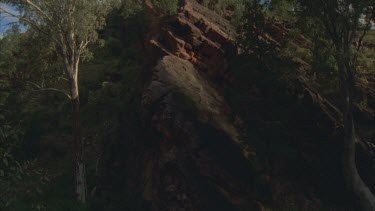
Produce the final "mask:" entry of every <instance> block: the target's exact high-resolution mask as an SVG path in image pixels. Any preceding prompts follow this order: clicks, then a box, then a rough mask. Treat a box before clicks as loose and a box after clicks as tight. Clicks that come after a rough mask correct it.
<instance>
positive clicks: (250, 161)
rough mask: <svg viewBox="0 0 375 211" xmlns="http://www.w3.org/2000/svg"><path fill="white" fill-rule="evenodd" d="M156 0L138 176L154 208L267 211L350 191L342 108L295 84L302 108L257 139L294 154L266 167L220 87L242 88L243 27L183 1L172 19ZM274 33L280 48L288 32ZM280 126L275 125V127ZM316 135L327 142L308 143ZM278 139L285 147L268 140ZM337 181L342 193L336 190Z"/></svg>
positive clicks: (274, 157) (299, 41)
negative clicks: (235, 59)
mask: <svg viewBox="0 0 375 211" xmlns="http://www.w3.org/2000/svg"><path fill="white" fill-rule="evenodd" d="M151 2H152V1H146V5H147V10H148V14H149V15H150V16H151V17H150V28H149V34H148V38H147V45H146V46H147V53H148V56H147V58H148V61H147V64H146V65H145V77H147V80H146V81H147V82H146V83H145V87H144V90H143V93H142V100H141V107H142V121H143V122H144V128H145V129H144V130H145V131H144V133H145V136H146V139H145V140H146V143H145V144H144V145H145V146H144V149H142V150H141V152H142V155H140V157H141V159H139V160H140V165H141V167H139V168H140V169H141V170H140V171H139V173H140V176H138V178H137V180H141V181H142V182H141V183H142V187H141V188H140V189H141V192H142V197H143V199H144V200H146V201H147V202H148V203H149V205H150V210H229V211H231V210H265V209H266V208H265V207H266V206H265V205H266V204H267V205H271V204H273V205H274V206H275V207H276V208H278V207H281V206H284V205H287V206H289V205H290V206H294V207H297V208H301V209H304V208H306V207H309V208H312V207H314V208H316V209H318V207H321V206H320V205H321V204H322V202H320V201H319V199H318V198H319V194H320V195H323V194H327V193H328V192H327V190H330V191H331V192H329V193H332V194H333V193H334V191H332V190H333V189H334V188H336V187H340V186H342V184H343V183H341V181H340V178H341V177H342V176H341V175H340V165H341V164H340V140H341V139H342V138H341V121H342V120H341V118H342V114H341V113H340V111H339V109H338V108H336V107H335V105H333V104H332V103H331V102H330V101H329V100H327V99H326V98H324V97H323V96H322V95H321V94H320V92H319V91H318V90H316V89H315V88H314V86H313V85H312V84H310V83H309V81H308V80H307V79H306V78H304V77H299V76H297V77H295V81H294V82H295V84H294V85H295V86H296V87H298V88H297V92H296V94H295V95H296V100H295V102H294V103H295V105H294V106H295V107H299V108H304V109H300V111H298V112H293V113H290V116H291V117H290V119H287V120H285V122H283V121H284V120H282V121H280V122H279V123H280V124H284V123H286V126H281V127H284V128H283V129H280V130H282V131H281V132H280V133H279V132H275V131H274V130H275V128H273V126H269V127H268V126H265V127H264V128H261V129H260V130H265V131H261V132H259V133H263V134H261V135H263V137H261V138H264V143H261V145H268V146H266V147H265V148H267V149H272V150H275V149H274V147H272V146H271V147H270V145H272V144H275V145H277V146H279V145H280V146H285V147H286V148H288V149H291V150H294V151H296V152H292V153H293V154H292V155H288V153H289V152H288V151H286V152H275V153H274V154H272V153H270V152H263V153H265V154H267V155H266V156H261V157H266V158H265V160H264V161H262V162H263V163H261V164H260V165H264V166H261V167H259V163H258V161H257V159H258V158H257V157H258V156H256V153H255V148H254V147H253V146H250V145H249V144H250V143H251V141H248V139H250V140H251V139H256V138H255V137H251V134H250V137H246V138H247V141H244V140H243V133H242V132H241V130H242V129H241V124H240V123H241V122H242V120H241V119H240V118H238V117H234V115H233V114H232V112H231V109H230V106H229V105H228V103H227V102H226V99H225V97H223V95H222V87H220V85H222V84H225V83H233V81H234V75H233V72H232V71H231V70H230V68H229V63H230V61H229V58H230V57H231V56H232V55H234V54H236V53H237V49H236V48H235V45H234V41H235V29H234V28H233V26H231V24H230V23H229V22H228V21H227V20H225V19H224V18H222V17H220V16H218V15H217V14H216V13H214V12H212V11H210V10H208V9H207V8H205V7H203V6H201V5H199V4H198V3H196V2H195V1H193V0H185V1H182V2H183V4H182V5H181V8H180V9H179V11H178V13H177V14H175V15H167V16H166V15H160V13H158V12H157V11H155V10H154V8H153V5H152V3H151ZM274 27H275V31H277V32H280V34H282V35H280V36H281V37H279V38H277V37H276V38H275V41H276V40H278V39H282V37H283V36H285V34H287V33H288V30H287V29H286V28H285V27H284V26H283V25H279V24H275V25H274ZM276 42H277V41H276ZM295 44H296V45H309V43H308V42H307V44H306V39H305V38H296V40H295ZM298 65H305V64H298ZM296 69H298V68H296ZM271 87H272V86H271ZM297 96H298V97H297ZM245 97H246V96H245ZM246 106H247V105H246ZM267 109H268V108H264V110H265V112H268V111H267ZM271 109H273V110H279V108H278V107H277V108H271ZM256 112H257V111H256ZM280 112H281V111H280ZM289 112H290V111H289ZM255 115H257V114H254V116H255ZM254 122H255V121H254ZM306 122H307V123H306ZM263 123H264V124H267V125H270V124H273V122H271V123H269V124H268V122H267V121H264V122H263ZM263 123H262V124H263ZM276 123H277V124H279V123H278V122H276ZM253 124H254V123H253ZM255 124H257V123H255ZM281 127H280V126H279V125H277V126H276V130H278V129H277V128H281ZM289 127H290V128H289ZM287 133H290V134H287ZM315 133H319V134H323V135H316V136H314V138H312V137H306V136H309V135H311V134H315ZM275 134H276V136H278V135H279V136H284V137H281V138H280V137H275ZM285 134H287V135H285ZM270 137H272V138H274V139H277V140H275V141H273V140H271V141H270V140H267V139H270ZM315 138H316V139H318V140H315ZM262 141H263V140H262ZM290 145H293V146H290ZM361 146H363V147H361V148H360V150H364V152H367V153H361V155H364V157H360V158H361V159H363V160H369V159H370V158H371V156H373V155H371V153H372V152H373V150H369V148H371V147H372V146H373V145H371V144H369V143H368V142H363V144H361ZM276 150H279V149H276ZM257 152H258V151H257ZM293 156H295V157H293ZM368 166H369V165H368V164H366V165H364V166H360V170H361V169H362V172H365V175H369V173H368V171H367V170H363V169H366V168H367V167H368ZM332 167H333V168H332ZM267 168H269V169H270V170H269V171H268V170H265V169H267ZM298 170H301V171H303V172H302V173H301V172H298ZM260 171H264V172H260ZM267 171H268V172H267ZM265 172H266V173H265ZM335 180H337V181H338V182H336V183H335V185H336V186H335V185H332V184H328V183H329V182H332V181H333V182H334V181H335ZM366 180H368V181H370V178H366ZM301 187H302V188H301ZM336 190H339V191H342V190H344V187H341V188H339V189H336ZM324 192H326V193H324ZM340 197H342V196H341V195H338V196H337V198H340ZM322 198H323V200H324V199H326V198H329V197H326V198H324V197H322ZM331 199H332V198H330V200H331ZM340 199H342V198H340ZM272 200H274V201H278V202H277V203H276V204H275V203H274V202H273V201H272ZM287 200H290V201H287ZM296 203H299V204H296ZM334 203H336V202H334ZM331 205H332V204H330V205H328V206H327V207H330V208H332V207H333V208H332V209H333V210H334V209H337V210H340V208H342V207H343V206H344V205H342V204H339V205H337V204H335V205H332V206H331ZM336 205H337V206H336ZM294 207H292V208H294Z"/></svg>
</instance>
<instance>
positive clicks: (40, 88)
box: [27, 81, 72, 100]
mask: <svg viewBox="0 0 375 211" xmlns="http://www.w3.org/2000/svg"><path fill="white" fill-rule="evenodd" d="M27 83H29V84H32V85H34V86H35V87H37V88H38V89H37V90H31V91H32V92H42V91H54V92H59V93H62V94H64V95H65V96H66V97H67V98H68V99H69V100H71V99H72V97H71V96H70V95H69V94H68V93H66V92H64V91H63V90H60V89H56V88H44V87H41V86H39V85H37V84H35V83H33V82H30V81H28V82H27Z"/></svg>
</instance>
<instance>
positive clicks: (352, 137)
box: [337, 55, 375, 211]
mask: <svg viewBox="0 0 375 211" xmlns="http://www.w3.org/2000/svg"><path fill="white" fill-rule="evenodd" d="M341 56H342V55H338V56H337V58H338V67H339V74H340V82H341V92H342V95H343V99H344V111H343V114H344V119H343V121H344V150H343V164H342V165H343V174H344V179H345V182H346V185H347V186H348V188H349V189H350V190H351V191H352V192H353V193H354V195H355V197H356V198H357V200H358V201H359V205H360V207H361V210H363V211H375V197H374V194H373V193H372V192H371V190H370V189H369V188H368V187H367V185H366V184H365V183H364V181H363V180H362V178H361V177H360V175H359V173H358V170H357V166H356V163H355V153H356V152H355V149H356V147H355V144H356V134H355V126H354V118H353V99H352V97H353V89H354V86H355V82H354V75H353V73H352V70H351V69H350V64H349V60H347V59H345V56H344V57H341Z"/></svg>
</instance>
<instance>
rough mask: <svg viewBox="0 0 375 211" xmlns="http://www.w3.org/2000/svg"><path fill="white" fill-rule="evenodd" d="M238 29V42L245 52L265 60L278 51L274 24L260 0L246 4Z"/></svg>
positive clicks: (253, 0)
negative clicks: (267, 16)
mask: <svg viewBox="0 0 375 211" xmlns="http://www.w3.org/2000/svg"><path fill="white" fill-rule="evenodd" d="M238 31H239V33H238V34H239V37H238V44H239V46H240V48H241V50H242V51H243V52H244V53H246V54H253V55H255V56H257V57H258V58H259V59H260V60H263V61H264V60H265V59H266V57H272V56H273V54H275V53H276V47H277V45H276V43H275V42H274V40H272V38H271V37H272V35H273V34H272V33H273V30H272V24H271V23H270V21H269V20H268V19H267V18H266V15H265V5H264V4H263V3H261V1H260V0H252V1H249V2H248V3H247V4H246V9H245V12H244V16H243V17H242V21H241V25H240V26H239V28H238Z"/></svg>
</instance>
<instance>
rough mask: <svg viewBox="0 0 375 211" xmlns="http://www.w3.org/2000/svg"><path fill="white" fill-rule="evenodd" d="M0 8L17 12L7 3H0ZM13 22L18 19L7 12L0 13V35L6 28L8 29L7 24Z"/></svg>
mask: <svg viewBox="0 0 375 211" xmlns="http://www.w3.org/2000/svg"><path fill="white" fill-rule="evenodd" d="M0 8H1V9H4V10H6V11H9V12H12V13H15V14H17V11H15V10H14V9H13V8H12V7H11V6H9V5H7V4H4V3H0ZM13 22H18V19H17V18H15V17H11V16H10V15H8V14H4V13H0V36H2V35H3V34H4V32H6V30H7V29H9V24H10V23H13Z"/></svg>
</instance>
